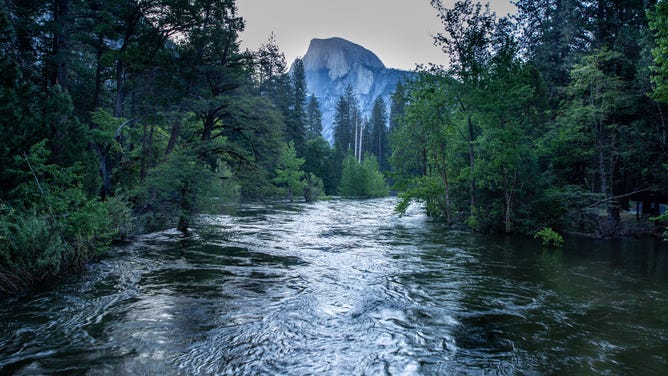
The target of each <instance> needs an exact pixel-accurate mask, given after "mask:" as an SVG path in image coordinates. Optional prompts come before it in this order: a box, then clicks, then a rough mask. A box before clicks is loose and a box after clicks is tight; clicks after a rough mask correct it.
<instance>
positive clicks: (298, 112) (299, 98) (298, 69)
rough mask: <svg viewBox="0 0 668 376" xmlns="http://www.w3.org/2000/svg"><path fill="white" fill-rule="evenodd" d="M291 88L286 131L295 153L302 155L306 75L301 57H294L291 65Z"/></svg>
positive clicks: (304, 135) (304, 137) (304, 136)
mask: <svg viewBox="0 0 668 376" xmlns="http://www.w3.org/2000/svg"><path fill="white" fill-rule="evenodd" d="M292 88H293V93H294V99H293V103H292V116H291V117H290V120H289V121H288V124H287V125H288V129H287V131H288V137H289V138H290V139H291V140H292V141H293V142H294V143H295V148H296V149H297V153H298V154H300V155H303V153H304V142H305V139H306V76H305V73H304V62H303V61H302V60H301V59H295V62H294V64H293V65H292Z"/></svg>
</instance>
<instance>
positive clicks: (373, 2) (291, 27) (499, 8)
mask: <svg viewBox="0 0 668 376" xmlns="http://www.w3.org/2000/svg"><path fill="white" fill-rule="evenodd" d="M454 2H455V0H444V3H445V4H448V3H449V4H453V3H454ZM489 3H490V6H491V8H492V10H493V11H495V12H496V14H497V16H505V15H506V14H508V13H509V12H514V11H515V7H514V6H513V5H511V4H510V0H490V1H489ZM237 7H238V12H239V15H240V16H241V17H243V18H244V20H245V21H246V30H245V31H244V32H243V33H242V34H241V41H242V44H241V46H242V48H244V49H245V48H248V49H251V50H256V49H257V48H258V47H259V46H260V45H261V44H263V43H265V42H266V41H267V39H268V38H269V35H270V34H271V33H272V32H273V33H274V34H275V36H276V40H277V42H278V47H279V48H280V49H281V51H282V52H283V53H284V54H285V57H286V59H287V62H288V65H290V64H291V63H292V61H293V60H294V59H295V58H297V57H302V56H304V54H305V53H306V50H307V49H308V45H309V42H310V41H311V39H313V38H329V37H341V38H344V39H348V40H349V41H351V42H353V43H357V44H360V45H362V46H363V47H365V48H367V49H368V50H370V51H372V52H374V53H375V54H376V55H378V57H379V58H380V60H382V61H383V63H385V65H386V66H387V67H389V68H399V69H406V70H413V69H414V68H415V64H416V63H421V64H426V63H436V64H446V63H447V58H446V57H445V55H444V54H443V52H441V50H440V49H439V48H438V47H434V45H433V38H432V35H434V34H436V33H438V32H439V31H441V30H442V27H441V23H440V20H439V19H438V16H437V13H436V11H435V10H434V9H433V8H432V7H431V5H430V1H429V0H237Z"/></svg>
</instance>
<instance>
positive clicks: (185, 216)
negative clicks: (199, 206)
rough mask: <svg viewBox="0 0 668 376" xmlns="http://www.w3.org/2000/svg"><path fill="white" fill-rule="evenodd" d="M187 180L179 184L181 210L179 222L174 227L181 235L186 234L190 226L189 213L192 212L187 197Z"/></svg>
mask: <svg viewBox="0 0 668 376" xmlns="http://www.w3.org/2000/svg"><path fill="white" fill-rule="evenodd" d="M188 193H189V192H188V182H183V185H182V186H181V205H180V206H181V208H180V209H181V211H180V213H179V222H178V224H177V225H176V229H177V230H179V231H181V233H183V235H187V234H188V227H189V226H190V215H191V213H192V205H191V203H190V199H189V198H188Z"/></svg>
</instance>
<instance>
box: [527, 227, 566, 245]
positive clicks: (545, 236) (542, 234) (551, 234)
mask: <svg viewBox="0 0 668 376" xmlns="http://www.w3.org/2000/svg"><path fill="white" fill-rule="evenodd" d="M534 239H540V240H541V241H542V242H543V247H545V248H560V247H561V246H562V245H563V244H564V238H563V237H562V236H561V235H559V234H558V233H556V232H555V231H554V230H552V229H551V228H549V227H543V228H542V229H540V231H538V232H536V234H535V235H534Z"/></svg>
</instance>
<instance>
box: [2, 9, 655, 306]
mask: <svg viewBox="0 0 668 376" xmlns="http://www.w3.org/2000/svg"><path fill="white" fill-rule="evenodd" d="M516 4H517V7H518V10H519V14H518V15H517V17H516V18H513V19H508V18H497V17H496V15H494V14H493V13H491V12H490V11H489V10H488V8H487V7H484V6H482V5H480V4H476V3H473V2H472V1H470V0H465V1H458V2H456V3H455V5H454V6H453V7H452V8H447V7H446V6H445V5H444V4H443V3H442V2H441V1H438V0H433V1H432V5H433V6H434V8H435V9H436V10H437V11H438V13H439V16H440V19H441V21H442V23H443V31H442V32H441V33H439V34H438V35H437V36H436V39H435V42H436V44H437V45H438V46H440V47H441V48H442V49H443V51H444V52H445V53H446V54H447V55H448V56H449V57H450V58H451V61H450V64H449V66H448V68H447V69H446V68H444V67H438V66H429V67H423V68H421V69H420V70H419V72H418V74H417V76H416V78H415V79H414V80H412V81H410V82H406V83H403V84H401V85H399V86H398V87H397V90H396V93H395V94H394V95H393V97H392V101H391V103H389V106H388V103H386V102H385V100H384V99H383V98H378V99H376V101H375V103H374V106H373V111H372V113H370V114H363V113H361V111H360V110H359V105H358V103H357V98H356V97H355V93H354V92H353V90H352V88H348V89H347V90H346V92H345V94H344V95H343V96H342V97H341V98H339V100H338V102H337V107H336V114H335V117H334V120H335V121H334V140H333V141H334V142H333V145H330V144H329V143H328V142H327V141H325V140H324V139H323V138H322V136H321V135H320V133H321V131H322V116H321V113H320V109H319V104H318V98H315V97H312V96H311V97H309V96H308V93H307V89H306V79H305V72H304V66H303V62H302V61H301V60H299V59H297V60H296V61H295V62H294V63H293V64H292V69H291V70H289V71H288V64H287V62H286V61H285V57H284V55H283V54H282V53H281V52H280V50H279V48H278V46H277V45H276V43H275V38H274V37H273V35H272V36H270V37H269V39H268V41H267V42H266V43H265V44H264V45H263V46H261V47H260V48H259V49H258V50H257V51H241V49H240V47H239V37H238V36H239V33H240V32H241V31H242V30H243V28H244V22H243V20H242V19H241V18H240V17H239V16H238V15H237V13H236V5H235V2H234V1H233V0H201V1H194V2H193V1H191V2H182V1H174V0H150V1H127V2H122V3H117V2H104V1H87V2H75V1H71V0H49V1H46V0H40V1H32V2H25V1H16V0H0V132H1V133H2V135H3V139H2V141H1V142H0V166H2V169H0V294H2V295H4V294H10V293H14V292H17V291H21V290H24V289H27V288H30V287H32V286H35V285H37V284H39V283H43V282H44V281H47V280H49V279H50V278H53V277H55V276H57V275H59V274H61V273H62V272H64V271H67V270H76V269H79V268H81V267H82V266H83V265H85V263H86V261H88V260H90V259H92V258H94V257H96V255H97V254H98V252H99V251H100V250H102V249H105V247H106V246H107V245H108V244H109V243H110V242H112V241H115V240H122V239H124V238H126V237H127V236H129V235H132V234H134V233H139V232H144V231H154V230H157V229H164V228H174V227H175V228H177V229H178V230H180V231H181V232H183V233H184V234H187V233H188V229H189V227H190V226H191V225H192V223H193V221H194V218H195V215H196V214H197V213H203V212H213V213H215V212H216V211H217V210H218V209H219V208H220V207H221V205H222V204H224V203H225V202H229V201H231V200H239V199H260V198H265V197H279V198H286V197H287V198H289V199H291V200H294V199H297V198H298V199H301V197H303V198H304V200H306V201H314V200H317V199H318V198H320V197H322V196H323V195H334V194H339V193H340V194H341V195H343V196H346V197H354V198H368V197H380V196H385V195H387V194H388V183H387V181H386V179H385V176H388V177H389V178H390V179H389V180H390V181H391V182H392V183H393V184H394V189H396V190H397V191H398V192H399V195H400V197H401V201H400V204H399V206H398V208H397V210H398V211H399V212H402V211H405V210H406V207H407V206H408V205H409V204H410V203H411V202H412V201H415V200H417V201H422V202H424V203H425V204H426V209H427V212H428V214H429V215H431V216H433V217H436V218H440V219H443V220H445V221H447V222H448V223H450V224H455V223H466V224H468V225H469V226H470V227H472V228H474V229H475V230H480V231H499V232H505V233H510V232H520V233H525V234H536V233H539V234H541V235H539V236H540V237H541V238H542V239H543V240H546V239H547V241H548V242H550V243H551V244H552V243H555V242H557V240H558V239H559V238H558V237H557V236H555V234H556V231H558V232H564V231H578V232H589V233H595V234H597V235H599V236H617V235H619V234H621V233H622V229H623V228H624V226H622V219H623V218H624V216H623V215H622V213H623V212H624V210H626V209H627V208H628V207H629V201H630V200H633V201H636V202H639V203H642V206H643V208H644V209H645V210H643V213H642V215H644V217H643V218H641V219H644V220H646V219H647V218H649V216H650V215H651V216H652V217H656V216H658V215H659V214H660V213H658V208H659V205H658V203H659V199H658V198H657V197H661V196H662V193H663V192H666V191H668V174H667V173H666V166H668V136H667V135H668V126H667V125H666V118H667V116H666V106H668V103H667V102H668V100H667V95H666V91H667V89H666V65H667V64H666V40H667V39H668V38H667V35H666V34H667V30H668V27H667V26H666V21H665V20H666V12H667V9H668V4H667V2H666V1H665V0H662V1H658V2H653V1H649V2H619V1H612V0H600V1H596V2H594V1H588V0H549V1H544V2H540V3H536V2H535V1H529V0H517V1H516ZM388 108H389V113H388ZM367 116H368V117H367ZM388 125H389V127H388ZM663 196H665V195H663ZM639 216H640V215H639ZM538 229H548V230H550V229H555V230H554V231H555V232H554V233H552V232H548V230H541V231H538ZM550 231H552V230H550Z"/></svg>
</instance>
